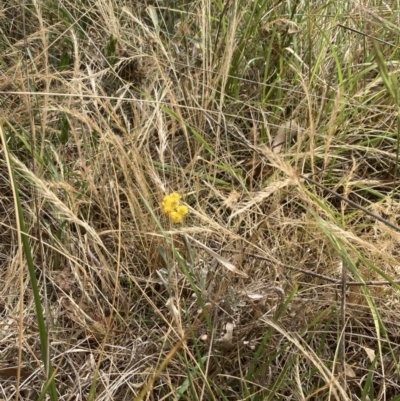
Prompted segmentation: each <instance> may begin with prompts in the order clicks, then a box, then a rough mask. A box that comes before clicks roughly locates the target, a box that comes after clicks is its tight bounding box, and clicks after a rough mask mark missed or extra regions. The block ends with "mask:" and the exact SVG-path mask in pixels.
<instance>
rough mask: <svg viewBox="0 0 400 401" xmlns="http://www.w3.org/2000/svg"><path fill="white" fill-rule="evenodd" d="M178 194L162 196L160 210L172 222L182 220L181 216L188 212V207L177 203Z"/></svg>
mask: <svg viewBox="0 0 400 401" xmlns="http://www.w3.org/2000/svg"><path fill="white" fill-rule="evenodd" d="M180 198H181V197H180V196H179V194H178V193H176V192H173V193H172V194H169V195H166V196H164V199H163V201H162V210H163V212H164V213H165V214H167V215H168V216H169V217H170V218H171V220H172V221H173V222H174V223H180V222H182V220H183V218H184V217H185V216H186V215H187V214H188V208H187V207H186V206H185V205H181V204H180V203H179V200H180Z"/></svg>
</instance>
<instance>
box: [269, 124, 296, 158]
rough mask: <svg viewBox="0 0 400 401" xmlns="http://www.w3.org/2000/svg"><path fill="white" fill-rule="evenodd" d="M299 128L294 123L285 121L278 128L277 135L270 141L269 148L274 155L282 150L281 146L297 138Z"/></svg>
mask: <svg viewBox="0 0 400 401" xmlns="http://www.w3.org/2000/svg"><path fill="white" fill-rule="evenodd" d="M298 130H299V126H298V125H297V124H296V122H295V121H287V122H286V123H284V124H282V125H280V126H279V128H278V133H277V134H276V136H275V138H274V139H273V141H272V144H271V148H272V151H273V152H274V153H279V152H280V151H281V150H282V147H283V145H285V144H286V143H287V141H288V140H289V141H290V139H292V138H295V137H296V136H297V132H298Z"/></svg>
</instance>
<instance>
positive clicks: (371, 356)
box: [363, 347, 375, 362]
mask: <svg viewBox="0 0 400 401" xmlns="http://www.w3.org/2000/svg"><path fill="white" fill-rule="evenodd" d="M363 348H364V351H365V352H366V353H367V355H368V358H369V360H370V361H371V362H374V360H375V350H373V349H371V348H367V347H363Z"/></svg>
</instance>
